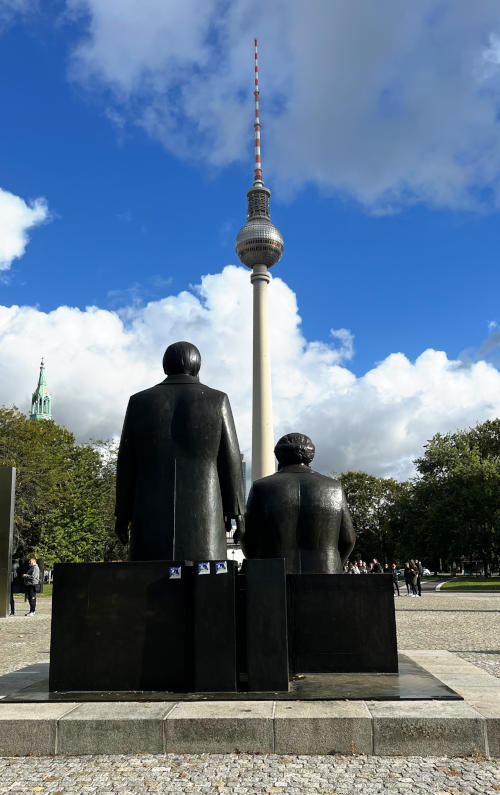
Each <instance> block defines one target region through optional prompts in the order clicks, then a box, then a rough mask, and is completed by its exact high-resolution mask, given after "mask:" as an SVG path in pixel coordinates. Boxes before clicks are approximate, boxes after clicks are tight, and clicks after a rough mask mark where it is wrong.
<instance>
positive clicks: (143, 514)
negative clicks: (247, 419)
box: [115, 342, 245, 561]
mask: <svg viewBox="0 0 500 795" xmlns="http://www.w3.org/2000/svg"><path fill="white" fill-rule="evenodd" d="M200 364H201V356H200V352H199V350H198V348H196V347H195V346H194V345H192V344H191V343H189V342H176V343H174V344H173V345H170V346H169V347H168V348H167V350H166V351H165V355H164V357H163V369H164V371H165V373H166V374H167V378H166V379H165V380H164V381H162V383H160V384H157V385H156V386H153V387H151V389H145V390H144V391H143V392H138V393H137V394H135V395H132V397H131V398H130V401H129V404H128V408H127V413H126V415H125V422H124V424H123V431H122V437H121V442H120V449H119V453H118V466H117V484H116V509H115V515H116V525H115V529H116V533H117V535H118V537H119V538H120V540H121V541H122V543H127V541H128V540H129V533H130V548H129V557H130V560H190V561H193V560H219V559H222V560H223V559H225V558H226V557H227V546H226V534H225V530H226V529H230V526H231V519H232V518H234V519H236V523H237V527H238V530H239V531H241V529H242V527H243V516H242V514H243V512H244V504H245V493H244V487H243V475H242V465H241V456H240V449H239V445H238V439H237V436H236V430H235V427H234V421H233V415H232V413H231V406H230V405H229V400H228V397H227V395H225V394H224V392H218V391H217V390H215V389H210V388H209V387H208V386H205V385H204V384H201V383H200V381H199V378H198V372H199V369H200Z"/></svg>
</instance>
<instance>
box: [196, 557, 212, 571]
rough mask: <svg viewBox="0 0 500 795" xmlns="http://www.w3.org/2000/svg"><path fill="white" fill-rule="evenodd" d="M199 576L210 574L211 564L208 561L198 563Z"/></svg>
mask: <svg viewBox="0 0 500 795" xmlns="http://www.w3.org/2000/svg"><path fill="white" fill-rule="evenodd" d="M198 574H210V563H209V562H208V560H201V561H200V562H199V563H198Z"/></svg>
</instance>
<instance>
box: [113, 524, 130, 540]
mask: <svg viewBox="0 0 500 795" xmlns="http://www.w3.org/2000/svg"><path fill="white" fill-rule="evenodd" d="M115 533H116V535H117V536H118V539H119V541H120V543H122V544H123V546H126V545H127V544H128V522H127V521H124V520H123V519H116V521H115Z"/></svg>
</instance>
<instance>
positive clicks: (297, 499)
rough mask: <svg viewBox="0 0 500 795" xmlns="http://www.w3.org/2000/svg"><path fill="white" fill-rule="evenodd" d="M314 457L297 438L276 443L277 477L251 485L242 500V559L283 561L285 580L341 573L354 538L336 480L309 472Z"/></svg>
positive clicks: (291, 435)
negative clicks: (244, 504) (244, 509)
mask: <svg viewBox="0 0 500 795" xmlns="http://www.w3.org/2000/svg"><path fill="white" fill-rule="evenodd" d="M314 452H315V449H314V445H313V443H312V442H311V440H310V439H309V437H307V436H304V435H303V434H301V433H289V434H287V435H286V436H283V437H282V438H281V439H280V440H279V442H278V444H277V445H276V447H275V448H274V453H275V455H276V458H277V459H278V472H276V473H275V474H274V475H269V476H268V477H265V478H261V479H260V480H256V481H255V483H254V484H253V486H252V488H251V490H250V494H249V496H248V502H247V512H246V519H245V530H244V532H243V533H242V535H241V538H240V540H241V546H242V549H243V552H244V553H245V556H246V557H247V558H285V561H286V570H287V572H288V573H289V574H301V573H324V574H341V573H342V571H343V566H344V563H345V561H346V560H347V558H348V557H349V555H350V553H351V552H352V549H353V547H354V543H355V541H356V533H355V532H354V528H353V526H352V521H351V516H350V513H349V508H348V507H347V502H346V499H345V495H344V492H343V490H342V486H341V485H340V483H339V482H338V480H334V479H333V478H331V477H328V476H326V475H320V474H319V472H314V470H312V469H311V468H310V466H309V464H310V463H311V461H312V460H313V458H314Z"/></svg>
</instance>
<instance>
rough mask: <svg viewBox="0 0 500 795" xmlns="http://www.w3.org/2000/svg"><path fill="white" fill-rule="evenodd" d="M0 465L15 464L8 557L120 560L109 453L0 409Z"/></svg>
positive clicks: (104, 446) (106, 447)
mask: <svg viewBox="0 0 500 795" xmlns="http://www.w3.org/2000/svg"><path fill="white" fill-rule="evenodd" d="M0 465H7V466H15V467H16V469H17V478H16V503H15V517H14V555H15V556H16V557H27V556H28V555H30V554H36V555H38V556H40V557H43V558H44V560H45V562H46V564H47V565H49V566H51V565H52V564H53V563H55V562H56V561H60V560H66V561H90V560H109V559H112V558H123V556H124V549H123V547H122V546H121V545H120V544H119V543H118V541H117V539H116V537H115V535H114V518H113V513H114V492H115V479H116V449H115V447H114V445H113V444H111V443H109V442H98V443H93V444H85V445H78V444H76V441H75V437H74V435H73V434H72V433H70V431H68V430H66V429H65V428H61V427H60V426H58V425H56V423H55V422H52V421H49V420H44V421H40V422H36V421H33V420H28V419H27V418H26V417H25V416H24V414H22V413H21V412H20V411H18V409H16V408H15V407H13V408H5V407H0Z"/></svg>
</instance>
